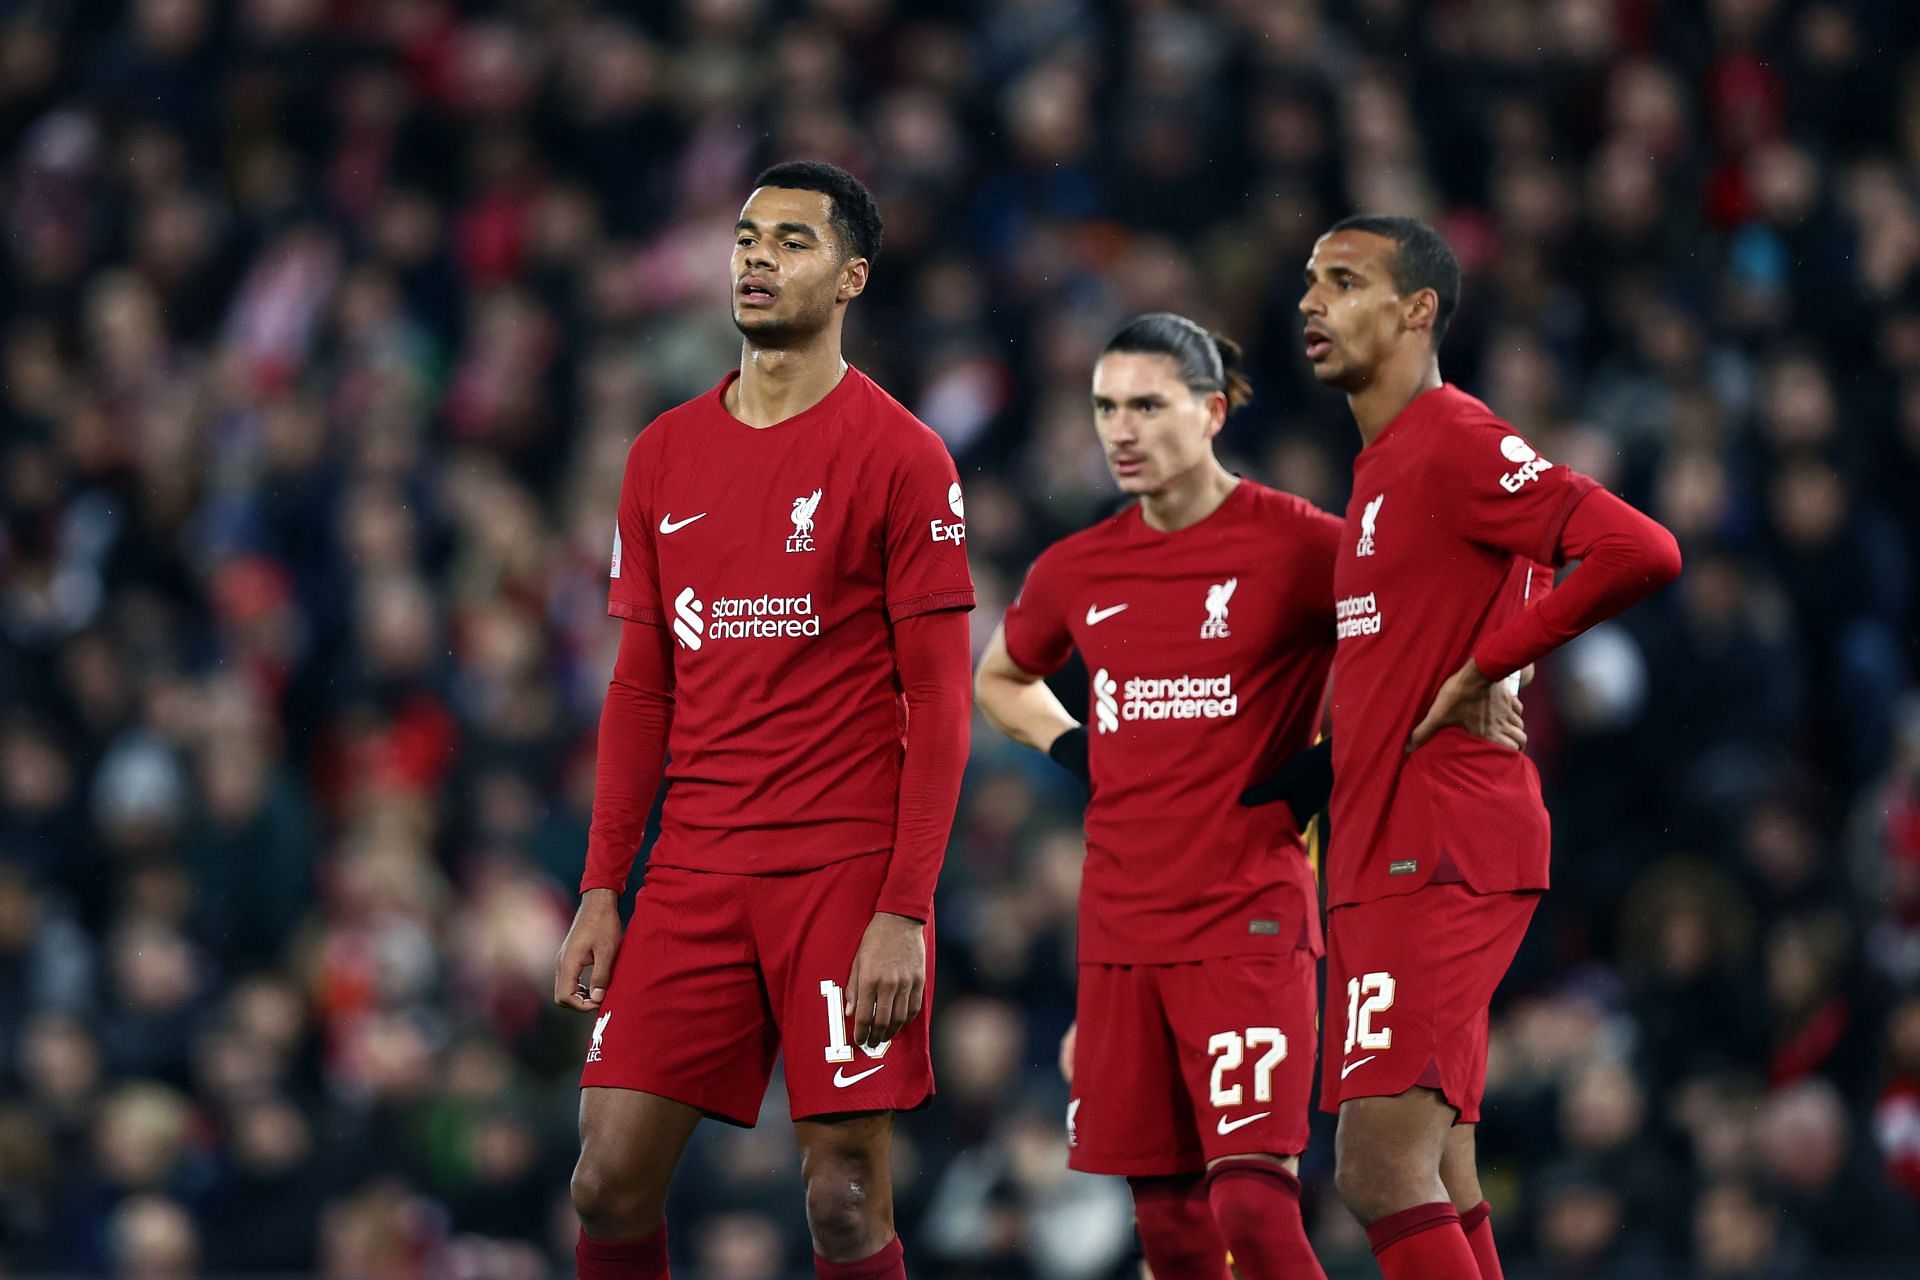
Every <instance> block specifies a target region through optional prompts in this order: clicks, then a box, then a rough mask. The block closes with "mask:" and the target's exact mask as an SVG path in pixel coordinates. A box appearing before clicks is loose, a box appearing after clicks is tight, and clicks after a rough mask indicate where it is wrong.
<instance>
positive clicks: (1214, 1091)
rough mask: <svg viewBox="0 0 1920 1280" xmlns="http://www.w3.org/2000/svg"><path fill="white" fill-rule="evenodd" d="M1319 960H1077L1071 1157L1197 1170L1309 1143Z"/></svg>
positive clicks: (1108, 1166)
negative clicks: (1223, 1159)
mask: <svg viewBox="0 0 1920 1280" xmlns="http://www.w3.org/2000/svg"><path fill="white" fill-rule="evenodd" d="M1314 964H1315V957H1314V954H1313V952H1311V951H1308V950H1298V951H1278V952H1271V953H1267V954H1261V955H1243V956H1223V957H1221V958H1219V959H1215V960H1197V961H1193V962H1190V963H1187V964H1083V965H1081V966H1080V1002H1079V1020H1080V1023H1079V1031H1078V1032H1077V1033H1076V1034H1075V1040H1074V1048H1073V1096H1072V1100H1071V1101H1070V1102H1068V1104H1067V1143H1068V1150H1067V1163H1068V1164H1069V1165H1071V1166H1072V1167H1073V1168H1075V1169H1080V1170H1083V1171H1085V1172H1087V1173H1117V1174H1131V1175H1135V1176H1139V1177H1153V1176H1158V1175H1162V1174H1174V1173H1196V1172H1198V1171H1200V1170H1201V1169H1204V1168H1205V1167H1206V1164H1207V1161H1209V1160H1216V1159H1218V1158H1220V1157H1221V1156H1234V1155H1250V1154H1271V1155H1294V1154H1296V1153H1298V1152H1300V1151H1302V1150H1304V1149H1305V1148H1306V1145H1307V1103H1308V1096H1309V1092H1310V1090H1311V1089H1312V1088H1313V1046H1314V1042H1315V1038H1316V1037H1315V1025H1314V1020H1315V1014H1316V1009H1315V1006H1314Z"/></svg>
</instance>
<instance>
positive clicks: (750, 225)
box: [733, 218, 820, 240]
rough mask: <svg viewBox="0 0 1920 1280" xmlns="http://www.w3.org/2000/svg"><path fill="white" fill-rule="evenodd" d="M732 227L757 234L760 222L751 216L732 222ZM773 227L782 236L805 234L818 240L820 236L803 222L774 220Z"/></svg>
mask: <svg viewBox="0 0 1920 1280" xmlns="http://www.w3.org/2000/svg"><path fill="white" fill-rule="evenodd" d="M733 229H734V230H735V231H751V232H754V233H755V234H758V233H759V231H760V224H759V223H757V222H755V221H753V219H751V218H742V219H740V221H738V222H736V223H734V224H733ZM773 229H774V231H775V232H777V233H778V234H780V235H783V236H805V237H806V238H807V239H809V240H818V239H819V238H820V233H819V232H818V231H816V230H814V229H813V228H812V227H810V226H808V225H807V224H806V223H804V222H776V223H774V224H773Z"/></svg>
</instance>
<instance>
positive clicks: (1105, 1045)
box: [1067, 964, 1206, 1178]
mask: <svg viewBox="0 0 1920 1280" xmlns="http://www.w3.org/2000/svg"><path fill="white" fill-rule="evenodd" d="M1161 967H1162V966H1158V965H1106V964H1083V965H1081V966H1080V989H1079V993H1078V1001H1077V1011H1076V1017H1077V1018H1078V1027H1079V1030H1078V1031H1077V1032H1076V1033H1075V1035H1074V1050H1073V1087H1072V1091H1071V1093H1070V1096H1069V1098H1068V1100H1067V1163H1068V1164H1069V1165H1070V1166H1072V1167H1073V1168H1075V1169H1078V1170H1080V1171H1081V1172H1083V1173H1108V1174H1120V1175H1125V1176H1128V1177H1145V1178H1154V1177H1166V1176H1171V1175H1174V1174H1191V1173H1197V1172H1199V1171H1200V1170H1201V1169H1202V1168H1204V1167H1205V1163H1206V1156H1205V1152H1204V1150H1203V1148H1202V1146H1201V1143H1200V1135H1199V1134H1198V1132H1197V1131H1196V1130H1195V1128H1194V1112H1193V1105H1192V1101H1191V1099H1190V1098H1189V1096H1188V1093H1189V1090H1188V1086H1187V1083H1186V1079H1185V1077H1184V1075H1183V1074H1182V1071H1181V1066H1180V1056H1179V1051H1178V1048H1177V1046H1176V1044H1175V1041H1174V1036H1173V1031H1172V1028H1171V1027H1169V1026H1168V1024H1167V1014H1166V1010H1165V1009H1164V1008H1162V1006H1161V994H1160V987H1159V983H1158V982H1157V981H1156V978H1155V974H1156V972H1157V971H1158V970H1159V969H1160V968H1161Z"/></svg>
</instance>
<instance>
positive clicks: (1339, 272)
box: [1300, 263, 1360, 284]
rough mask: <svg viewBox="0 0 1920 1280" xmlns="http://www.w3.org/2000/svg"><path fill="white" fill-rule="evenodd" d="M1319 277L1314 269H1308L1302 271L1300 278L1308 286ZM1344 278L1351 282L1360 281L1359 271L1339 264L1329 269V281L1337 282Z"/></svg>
mask: <svg viewBox="0 0 1920 1280" xmlns="http://www.w3.org/2000/svg"><path fill="white" fill-rule="evenodd" d="M1317 276H1318V273H1317V272H1316V271H1314V269H1313V268H1312V267H1308V268H1307V269H1306V270H1305V271H1302V272H1301V273H1300V278H1301V279H1302V280H1304V281H1305V282H1306V283H1308V284H1312V283H1313V282H1314V280H1315V279H1316V278H1317ZM1342 276H1345V277H1346V278H1347V279H1349V280H1358V279H1359V278H1360V273H1359V272H1358V271H1355V270H1354V269H1353V268H1351V267H1343V266H1340V265H1339V264H1338V263H1336V264H1334V265H1333V266H1331V267H1328V268H1327V278H1328V279H1329V280H1337V279H1339V278H1340V277H1342Z"/></svg>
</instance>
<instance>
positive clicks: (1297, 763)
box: [1083, 731, 1333, 827]
mask: <svg viewBox="0 0 1920 1280" xmlns="http://www.w3.org/2000/svg"><path fill="white" fill-rule="evenodd" d="M1083 732H1084V731H1083ZM1332 796H1333V739H1332V738H1322V739H1321V740H1320V741H1318V742H1316V743H1314V744H1313V745H1312V746H1310V747H1308V748H1307V749H1306V750H1305V751H1302V752H1301V753H1300V754H1298V755H1296V756H1294V757H1293V758H1292V759H1290V760H1288V761H1287V762H1286V763H1285V764H1283V765H1281V766H1280V768H1279V769H1278V771H1276V772H1275V773H1274V775H1273V776H1272V777H1271V778H1268V779H1266V780H1265V781H1263V782H1256V783H1254V784H1253V785H1252V786H1251V787H1248V788H1247V789H1246V790H1245V791H1243V792H1241V793H1240V803H1241V804H1244V805H1247V806H1248V807H1252V806H1254V805H1262V804H1272V803H1273V802H1274V801H1276V800H1284V801H1286V804H1287V808H1289V809H1291V810H1292V811H1293V823H1294V825H1295V826H1297V827H1305V826H1306V825H1307V822H1308V820H1309V819H1311V818H1312V817H1313V815H1314V814H1316V813H1318V812H1320V811H1321V810H1322V809H1324V808H1326V807H1327V801H1328V800H1329V799H1331V798H1332Z"/></svg>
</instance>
